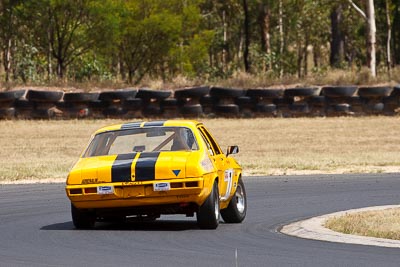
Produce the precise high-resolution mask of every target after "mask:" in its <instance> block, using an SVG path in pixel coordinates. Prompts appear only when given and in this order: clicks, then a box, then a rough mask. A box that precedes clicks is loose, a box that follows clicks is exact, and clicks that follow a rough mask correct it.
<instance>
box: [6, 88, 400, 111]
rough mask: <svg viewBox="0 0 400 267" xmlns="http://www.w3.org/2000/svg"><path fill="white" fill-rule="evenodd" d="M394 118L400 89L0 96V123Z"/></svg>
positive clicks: (24, 93) (10, 93) (193, 90)
mask: <svg viewBox="0 0 400 267" xmlns="http://www.w3.org/2000/svg"><path fill="white" fill-rule="evenodd" d="M399 113H400V85H398V86H395V87H388V86H380V87H357V86H325V87H322V88H317V87H301V88H289V89H272V88H262V89H247V90H244V89H234V88H225V87H211V88H210V87H208V86H199V87H190V88H183V89H178V90H176V91H175V92H174V93H172V91H170V90H152V89H146V88H144V89H139V90H137V89H129V88H128V89H120V90H110V91H104V92H100V93H88V92H67V93H64V92H62V91H44V90H43V91H41V90H28V91H25V90H16V91H6V92H0V119H15V118H16V119H82V118H123V119H133V118H166V119H168V118H182V117H183V118H203V117H207V118H214V117H224V118H253V117H308V116H313V117H315V116H364V115H390V116H392V115H397V114H399Z"/></svg>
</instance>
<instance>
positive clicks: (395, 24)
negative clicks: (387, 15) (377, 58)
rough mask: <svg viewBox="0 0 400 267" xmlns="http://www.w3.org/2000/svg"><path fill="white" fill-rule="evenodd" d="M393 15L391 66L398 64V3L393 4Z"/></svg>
mask: <svg viewBox="0 0 400 267" xmlns="http://www.w3.org/2000/svg"><path fill="white" fill-rule="evenodd" d="M394 10H395V11H394V14H393V25H392V29H393V32H392V33H393V36H392V39H393V55H392V57H393V59H394V60H393V64H395V65H397V64H400V32H399V31H398V29H400V3H399V2H396V3H395V8H394Z"/></svg>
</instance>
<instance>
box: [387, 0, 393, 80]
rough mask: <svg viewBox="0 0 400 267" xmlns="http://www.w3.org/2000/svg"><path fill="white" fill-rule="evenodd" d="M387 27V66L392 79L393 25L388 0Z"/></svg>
mask: <svg viewBox="0 0 400 267" xmlns="http://www.w3.org/2000/svg"><path fill="white" fill-rule="evenodd" d="M386 27H387V39H386V64H387V68H388V73H389V78H390V77H391V68H392V53H391V46H390V44H391V42H392V25H391V20H390V3H389V0H386Z"/></svg>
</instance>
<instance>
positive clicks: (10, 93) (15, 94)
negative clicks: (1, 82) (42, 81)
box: [0, 90, 25, 102]
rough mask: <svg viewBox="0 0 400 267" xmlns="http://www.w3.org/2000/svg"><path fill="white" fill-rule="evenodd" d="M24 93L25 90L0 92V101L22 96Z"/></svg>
mask: <svg viewBox="0 0 400 267" xmlns="http://www.w3.org/2000/svg"><path fill="white" fill-rule="evenodd" d="M24 95H25V90H16V91H6V92H0V102H1V101H9V100H16V99H19V98H21V97H23V96H24Z"/></svg>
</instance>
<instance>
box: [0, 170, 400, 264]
mask: <svg viewBox="0 0 400 267" xmlns="http://www.w3.org/2000/svg"><path fill="white" fill-rule="evenodd" d="M244 181H245V184H246V188H247V195H248V205H249V206H248V214H247V217H246V220H245V221H244V222H243V224H238V225H234V224H231V225H229V224H224V223H221V224H220V226H219V228H218V229H217V230H200V229H198V228H197V226H196V223H195V219H194V218H185V217H181V216H165V217H161V219H160V220H158V221H156V222H154V223H140V224H139V223H133V222H130V223H125V224H104V223H103V224H98V226H97V227H96V229H95V230H90V231H83V230H74V228H73V225H72V222H71V219H70V210H69V209H70V207H69V201H68V199H67V198H66V196H65V193H64V187H63V185H62V184H53V185H19V186H17V185H2V186H0V240H1V242H0V266H236V265H237V266H399V264H400V249H393V248H380V247H371V246H362V245H348V244H346V245H345V244H338V243H329V242H322V241H313V240H305V239H299V238H295V237H289V236H286V235H283V234H280V233H279V232H277V229H278V228H279V227H280V226H281V225H283V224H286V223H289V222H293V221H297V220H300V219H304V218H308V217H312V216H315V215H320V214H325V213H331V212H335V211H339V210H346V209H352V208H361V207H366V206H379V205H389V204H399V202H400V174H399V175H396V174H391V175H385V174H379V175H325V176H284V177H252V178H248V177H245V179H244ZM236 250H237V259H236V258H235V252H236Z"/></svg>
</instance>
